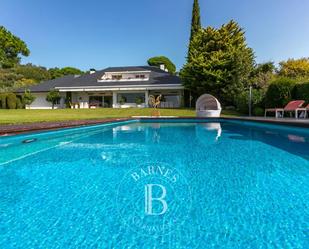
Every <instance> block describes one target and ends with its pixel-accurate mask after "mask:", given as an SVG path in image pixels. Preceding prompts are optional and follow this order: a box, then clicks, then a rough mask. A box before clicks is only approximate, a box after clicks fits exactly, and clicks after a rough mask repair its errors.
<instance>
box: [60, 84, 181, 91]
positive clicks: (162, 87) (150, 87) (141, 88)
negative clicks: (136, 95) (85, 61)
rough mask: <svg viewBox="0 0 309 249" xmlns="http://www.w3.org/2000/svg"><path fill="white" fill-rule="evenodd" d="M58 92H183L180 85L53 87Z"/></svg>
mask: <svg viewBox="0 0 309 249" xmlns="http://www.w3.org/2000/svg"><path fill="white" fill-rule="evenodd" d="M55 89H57V90H59V92H89V91H93V92H96V91H134V90H136V91H147V90H183V89H184V87H183V86H182V85H181V84H165V85H156V86H154V85H140V86H110V87H107V86H102V87H100V86H80V87H55Z"/></svg>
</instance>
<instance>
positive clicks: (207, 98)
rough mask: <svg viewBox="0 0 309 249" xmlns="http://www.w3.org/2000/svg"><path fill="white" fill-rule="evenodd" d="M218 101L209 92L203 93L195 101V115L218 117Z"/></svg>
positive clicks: (219, 110)
mask: <svg viewBox="0 0 309 249" xmlns="http://www.w3.org/2000/svg"><path fill="white" fill-rule="evenodd" d="M221 110H222V108H221V104H220V102H219V101H218V100H217V99H216V98H215V97H214V96H212V95H210V94H203V95H202V96H200V97H199V98H198V99H197V101H196V116H197V117H220V114H221Z"/></svg>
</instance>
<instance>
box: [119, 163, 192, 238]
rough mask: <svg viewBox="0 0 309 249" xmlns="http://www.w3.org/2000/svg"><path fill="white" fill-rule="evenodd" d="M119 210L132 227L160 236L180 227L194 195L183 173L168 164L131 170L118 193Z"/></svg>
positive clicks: (144, 232) (138, 230)
mask: <svg viewBox="0 0 309 249" xmlns="http://www.w3.org/2000/svg"><path fill="white" fill-rule="evenodd" d="M117 207H118V212H119V214H120V216H121V219H122V220H123V222H124V223H125V224H126V225H127V226H128V227H130V228H131V229H132V230H134V231H135V232H138V233H143V234H144V235H148V236H160V235H164V234H167V233H170V232H171V231H173V230H177V229H176V226H181V225H182V224H183V223H184V221H185V220H186V218H187V217H188V213H189V210H190V208H191V194H190V189H189V186H188V184H187V181H186V179H185V178H184V176H182V174H181V173H180V172H179V171H178V170H176V169H175V168H172V167H170V166H168V165H166V164H154V165H147V166H141V167H138V168H135V169H133V170H130V171H129V172H128V173H127V174H126V175H125V177H124V178H123V179H122V181H121V183H120V185H119V188H118V192H117Z"/></svg>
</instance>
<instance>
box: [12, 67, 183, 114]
mask: <svg viewBox="0 0 309 249" xmlns="http://www.w3.org/2000/svg"><path fill="white" fill-rule="evenodd" d="M29 89H30V91H31V93H32V94H33V95H35V97H36V99H35V101H34V102H33V103H32V104H31V105H30V106H28V107H27V108H29V109H51V108H52V104H51V103H50V102H48V101H46V95H47V93H48V92H49V91H50V90H52V89H56V90H58V91H59V92H60V95H61V99H60V101H59V102H58V103H57V104H56V105H55V108H66V107H68V106H71V108H99V107H103V108H104V107H113V108H128V107H147V106H148V98H149V96H150V95H153V96H158V95H160V94H161V95H162V100H161V104H160V107H162V108H177V107H180V106H181V105H182V101H183V92H184V88H183V86H182V84H181V82H180V79H179V77H178V76H176V75H173V74H170V73H169V72H167V71H166V70H165V68H164V66H161V67H160V68H158V67H152V66H136V67H109V68H106V69H103V70H100V71H95V70H90V72H89V73H86V74H84V75H69V76H64V77H61V78H58V79H54V80H48V81H44V82H42V83H40V84H38V85H35V86H32V87H30V88H29ZM18 92H19V93H23V92H24V89H20V90H19V91H18Z"/></svg>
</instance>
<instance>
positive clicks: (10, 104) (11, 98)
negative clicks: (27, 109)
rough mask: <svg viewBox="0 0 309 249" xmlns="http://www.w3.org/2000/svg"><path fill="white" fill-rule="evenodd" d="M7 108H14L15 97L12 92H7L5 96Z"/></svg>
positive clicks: (15, 104) (15, 103)
mask: <svg viewBox="0 0 309 249" xmlns="http://www.w3.org/2000/svg"><path fill="white" fill-rule="evenodd" d="M6 106H7V109H16V106H17V97H16V95H15V94H14V93H8V94H7V96H6Z"/></svg>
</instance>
